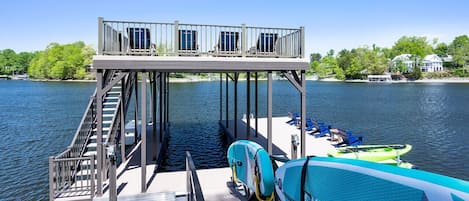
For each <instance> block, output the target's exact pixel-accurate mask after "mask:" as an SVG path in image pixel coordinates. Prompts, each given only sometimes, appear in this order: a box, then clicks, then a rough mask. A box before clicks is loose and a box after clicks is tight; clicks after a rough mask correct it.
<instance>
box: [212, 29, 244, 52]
mask: <svg viewBox="0 0 469 201" xmlns="http://www.w3.org/2000/svg"><path fill="white" fill-rule="evenodd" d="M239 49H240V48H239V32H235V31H221V32H220V37H219V38H218V44H217V50H218V51H217V53H218V54H234V53H238V51H239Z"/></svg>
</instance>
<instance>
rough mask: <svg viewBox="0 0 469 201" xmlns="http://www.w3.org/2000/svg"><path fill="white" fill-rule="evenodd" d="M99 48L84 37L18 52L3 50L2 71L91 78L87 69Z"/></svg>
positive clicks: (3, 72)
mask: <svg viewBox="0 0 469 201" xmlns="http://www.w3.org/2000/svg"><path fill="white" fill-rule="evenodd" d="M95 53H96V51H95V50H94V49H93V48H92V47H91V46H89V45H86V44H85V43H84V42H82V41H78V42H75V43H71V44H58V43H50V44H49V45H48V46H47V47H46V49H45V50H42V51H36V52H20V53H18V54H17V53H15V51H13V50H11V49H4V50H1V51H0V74H4V75H11V74H13V73H16V74H22V73H26V72H27V73H28V75H29V76H30V77H31V78H37V79H60V80H66V79H88V78H92V77H90V76H89V74H88V73H87V71H86V66H87V65H89V64H91V61H92V56H93V55H94V54H95Z"/></svg>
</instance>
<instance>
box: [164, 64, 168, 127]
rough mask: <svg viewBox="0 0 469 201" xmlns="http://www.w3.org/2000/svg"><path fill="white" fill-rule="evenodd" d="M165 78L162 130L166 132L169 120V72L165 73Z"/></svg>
mask: <svg viewBox="0 0 469 201" xmlns="http://www.w3.org/2000/svg"><path fill="white" fill-rule="evenodd" d="M164 78H165V80H166V84H165V85H164V86H165V89H166V95H165V96H164V97H165V99H166V102H165V103H164V104H165V110H164V111H165V124H164V131H165V132H166V131H167V130H168V122H169V73H166V75H165V77H164Z"/></svg>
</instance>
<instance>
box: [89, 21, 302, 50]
mask: <svg viewBox="0 0 469 201" xmlns="http://www.w3.org/2000/svg"><path fill="white" fill-rule="evenodd" d="M98 24H99V26H98V27H99V28H98V32H99V33H98V34H99V37H98V38H99V41H98V54H99V55H142V56H213V57H273V58H304V28H303V27H300V28H270V27H251V26H246V25H244V24H243V25H241V26H225V25H203V24H182V23H179V22H178V21H175V22H174V23H157V22H131V21H111V20H104V19H103V18H98Z"/></svg>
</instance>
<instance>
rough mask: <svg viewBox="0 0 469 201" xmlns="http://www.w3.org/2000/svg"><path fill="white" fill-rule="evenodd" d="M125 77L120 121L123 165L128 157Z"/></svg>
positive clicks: (122, 83) (122, 86) (122, 82)
mask: <svg viewBox="0 0 469 201" xmlns="http://www.w3.org/2000/svg"><path fill="white" fill-rule="evenodd" d="M125 88H126V86H125V77H123V78H122V79H121V104H120V116H121V119H120V127H121V129H120V131H121V132H120V133H121V139H120V142H121V146H120V147H121V160H122V163H123V162H124V161H125V158H126V155H125V111H124V105H125V101H126V97H125Z"/></svg>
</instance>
